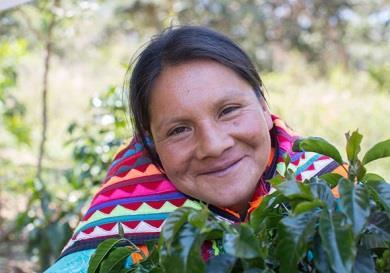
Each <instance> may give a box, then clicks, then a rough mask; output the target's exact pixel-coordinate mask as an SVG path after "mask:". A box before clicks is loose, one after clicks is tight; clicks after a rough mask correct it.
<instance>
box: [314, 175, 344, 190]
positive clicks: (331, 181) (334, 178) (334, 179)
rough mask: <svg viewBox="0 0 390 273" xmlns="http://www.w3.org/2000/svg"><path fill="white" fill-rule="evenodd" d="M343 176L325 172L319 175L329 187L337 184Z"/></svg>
mask: <svg viewBox="0 0 390 273" xmlns="http://www.w3.org/2000/svg"><path fill="white" fill-rule="evenodd" d="M342 177H343V176H342V175H340V174H338V173H326V174H323V175H321V176H320V177H319V178H320V179H322V180H325V181H326V183H327V184H328V185H329V187H331V188H332V189H333V188H334V187H336V186H337V184H338V183H339V180H340V178H342Z"/></svg>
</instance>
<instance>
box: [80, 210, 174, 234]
mask: <svg viewBox="0 0 390 273" xmlns="http://www.w3.org/2000/svg"><path fill="white" fill-rule="evenodd" d="M168 215H169V213H153V214H140V215H125V216H115V217H107V218H104V219H100V220H96V221H94V222H91V223H88V224H86V225H84V226H82V227H81V228H80V229H79V230H76V232H75V234H78V233H79V232H81V231H83V230H86V229H88V228H91V227H96V226H101V225H104V224H111V223H118V222H130V221H145V220H165V219H166V218H167V217H168Z"/></svg>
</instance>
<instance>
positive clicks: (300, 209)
mask: <svg viewBox="0 0 390 273" xmlns="http://www.w3.org/2000/svg"><path fill="white" fill-rule="evenodd" d="M323 205H324V202H322V201H321V200H314V201H304V202H299V203H298V205H297V206H296V207H295V208H294V210H293V212H294V214H295V215H297V214H301V213H304V212H308V211H311V210H313V209H315V208H320V207H322V206H323Z"/></svg>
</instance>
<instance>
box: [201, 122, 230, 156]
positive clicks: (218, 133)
mask: <svg viewBox="0 0 390 273" xmlns="http://www.w3.org/2000/svg"><path fill="white" fill-rule="evenodd" d="M197 138H198V141H197V147H196V154H197V157H198V159H203V158H207V157H219V156H221V154H222V153H223V152H224V151H226V150H228V149H229V148H231V147H232V146H233V145H234V139H233V138H232V136H230V135H229V133H228V132H226V131H225V130H223V129H221V128H219V127H217V126H213V125H211V126H205V127H204V128H201V129H199V132H198V135H197Z"/></svg>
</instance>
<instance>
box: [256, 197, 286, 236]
mask: <svg viewBox="0 0 390 273" xmlns="http://www.w3.org/2000/svg"><path fill="white" fill-rule="evenodd" d="M286 201H287V198H286V197H285V196H284V195H282V194H281V193H280V192H279V191H275V192H273V193H271V194H270V195H267V196H265V197H264V199H263V200H262V202H261V203H260V206H259V207H258V208H256V209H255V210H254V211H253V212H252V214H251V215H250V221H249V224H250V225H251V227H252V228H253V230H254V231H255V233H257V232H258V231H259V230H260V229H261V227H262V226H264V225H263V224H264V223H265V222H266V223H267V222H268V223H267V224H270V223H273V224H276V223H277V222H278V220H279V219H280V218H281V217H282V216H283V215H282V214H281V213H279V211H278V210H279V209H278V208H280V206H281V205H282V204H283V203H284V202H286ZM273 219H274V220H273ZM268 220H271V221H268ZM275 222H276V223H275ZM266 227H270V226H269V225H266Z"/></svg>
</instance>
